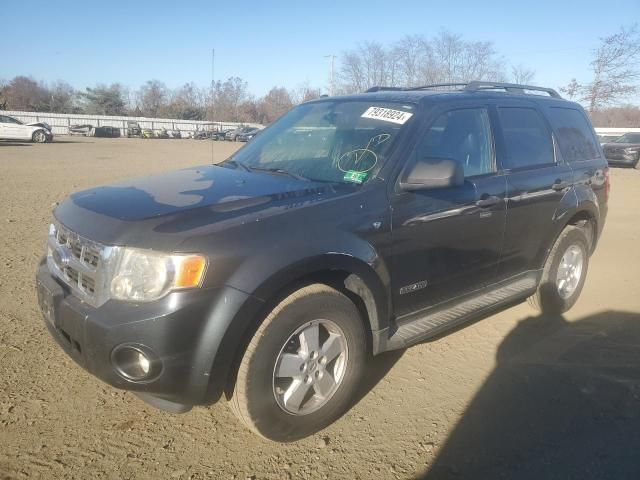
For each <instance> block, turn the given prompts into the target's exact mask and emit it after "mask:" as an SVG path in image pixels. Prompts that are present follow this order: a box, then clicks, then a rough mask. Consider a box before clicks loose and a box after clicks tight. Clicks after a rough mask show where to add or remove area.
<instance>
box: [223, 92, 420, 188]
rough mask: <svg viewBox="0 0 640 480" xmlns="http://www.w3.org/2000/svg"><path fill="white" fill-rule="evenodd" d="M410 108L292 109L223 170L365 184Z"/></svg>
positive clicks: (343, 105) (336, 104) (339, 104)
mask: <svg viewBox="0 0 640 480" xmlns="http://www.w3.org/2000/svg"><path fill="white" fill-rule="evenodd" d="M414 109H415V105H411V104H409V105H406V104H401V103H389V102H363V101H348V100H347V101H345V100H342V101H322V102H315V103H309V104H303V105H300V106H298V107H297V108H294V109H293V110H291V111H290V112H289V113H287V114H286V115H285V116H284V117H282V118H281V119H280V120H279V121H277V122H276V123H274V124H273V125H272V126H271V127H270V128H268V129H267V130H265V131H264V132H262V133H261V134H260V135H259V136H257V137H256V138H255V139H254V140H253V141H252V142H251V143H250V144H248V145H247V146H246V147H244V148H243V149H242V150H240V151H238V153H237V154H236V155H234V156H233V157H232V158H231V159H230V160H233V161H232V162H228V163H227V164H226V165H228V166H234V165H237V164H241V165H242V166H243V167H247V168H248V169H255V170H268V171H273V172H280V173H283V172H286V173H291V174H294V175H297V176H300V177H304V178H307V179H309V180H314V181H321V182H352V183H358V184H361V183H364V182H366V181H367V180H370V179H371V178H373V177H374V176H375V175H376V174H377V172H378V171H379V170H380V168H381V167H382V165H384V163H385V161H386V160H387V158H388V157H389V154H390V153H391V151H392V146H393V144H394V143H395V140H396V138H397V136H398V134H399V133H400V131H401V130H402V129H403V128H405V127H406V125H407V124H408V123H410V122H411V120H412V116H413V114H414V113H413V112H414Z"/></svg>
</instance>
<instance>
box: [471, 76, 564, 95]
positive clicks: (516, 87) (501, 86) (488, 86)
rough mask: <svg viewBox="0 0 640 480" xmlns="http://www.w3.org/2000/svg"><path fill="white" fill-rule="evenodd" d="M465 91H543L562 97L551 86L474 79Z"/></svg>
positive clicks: (522, 92)
mask: <svg viewBox="0 0 640 480" xmlns="http://www.w3.org/2000/svg"><path fill="white" fill-rule="evenodd" d="M464 90H465V91H466V92H477V91H479V90H504V91H505V92H509V93H519V94H522V95H526V94H527V92H526V91H527V90H531V91H535V92H544V93H546V94H548V95H549V96H550V97H554V98H562V97H561V96H560V94H559V93H558V92H556V91H555V90H554V89H553V88H546V87H536V86H533V85H520V84H518V83H500V82H482V81H478V80H474V81H472V82H469V83H468V84H467V86H466V87H465V89H464Z"/></svg>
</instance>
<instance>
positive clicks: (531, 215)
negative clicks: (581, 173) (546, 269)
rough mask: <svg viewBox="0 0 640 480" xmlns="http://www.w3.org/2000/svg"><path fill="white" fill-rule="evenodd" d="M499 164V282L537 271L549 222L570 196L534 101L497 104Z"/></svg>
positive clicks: (565, 168)
mask: <svg viewBox="0 0 640 480" xmlns="http://www.w3.org/2000/svg"><path fill="white" fill-rule="evenodd" d="M497 121H498V125H499V128H498V129H497V130H498V131H497V132H496V142H497V159H498V163H499V165H500V166H501V168H502V169H503V171H504V172H505V173H506V179H507V224H506V229H505V238H504V246H503V251H502V258H501V260H500V268H499V269H498V279H504V278H509V277H512V276H514V275H517V274H519V273H523V272H526V271H530V270H537V269H539V268H541V266H542V263H543V262H544V258H545V252H546V249H547V248H549V246H550V241H552V238H551V237H552V236H553V231H554V229H553V222H554V220H555V216H556V213H557V212H558V210H559V208H560V206H561V203H562V202H563V199H564V198H565V196H569V195H572V193H571V186H572V182H573V177H572V176H573V173H572V170H571V167H570V166H569V165H568V164H566V163H564V162H563V161H562V160H561V158H560V157H559V156H558V155H556V148H555V140H554V137H553V134H552V131H551V128H550V125H549V124H548V122H547V120H546V118H545V117H544V116H543V114H542V112H541V111H540V110H539V109H538V108H537V107H536V105H535V104H534V102H526V101H523V102H517V101H511V102H509V103H505V104H498V105H497Z"/></svg>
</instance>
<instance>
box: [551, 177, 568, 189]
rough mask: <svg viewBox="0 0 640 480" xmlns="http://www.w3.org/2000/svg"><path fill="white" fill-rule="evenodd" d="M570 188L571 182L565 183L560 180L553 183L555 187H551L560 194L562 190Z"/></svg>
mask: <svg viewBox="0 0 640 480" xmlns="http://www.w3.org/2000/svg"><path fill="white" fill-rule="evenodd" d="M570 186H571V184H570V183H569V182H564V181H562V180H560V179H558V180H556V181H555V182H554V183H553V185H551V188H553V189H554V190H555V191H556V192H559V191H560V190H564V189H565V188H569V187H570Z"/></svg>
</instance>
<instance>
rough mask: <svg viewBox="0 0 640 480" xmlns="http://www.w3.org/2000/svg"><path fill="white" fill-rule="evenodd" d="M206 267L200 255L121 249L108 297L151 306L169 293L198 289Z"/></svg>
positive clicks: (204, 260)
mask: <svg viewBox="0 0 640 480" xmlns="http://www.w3.org/2000/svg"><path fill="white" fill-rule="evenodd" d="M206 266H207V262H206V259H205V258H204V257H202V256H200V255H167V254H163V253H158V252H154V251H151V250H139V249H135V248H124V249H123V250H122V253H121V255H120V258H119V260H118V263H117V265H116V267H115V272H114V275H113V279H112V280H111V297H112V298H115V299H118V300H126V301H134V302H150V301H153V300H157V299H158V298H160V297H162V296H164V295H165V294H166V293H168V292H169V291H170V290H174V289H184V288H194V287H199V286H200V283H201V281H202V278H203V277H204V272H205V269H206Z"/></svg>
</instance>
